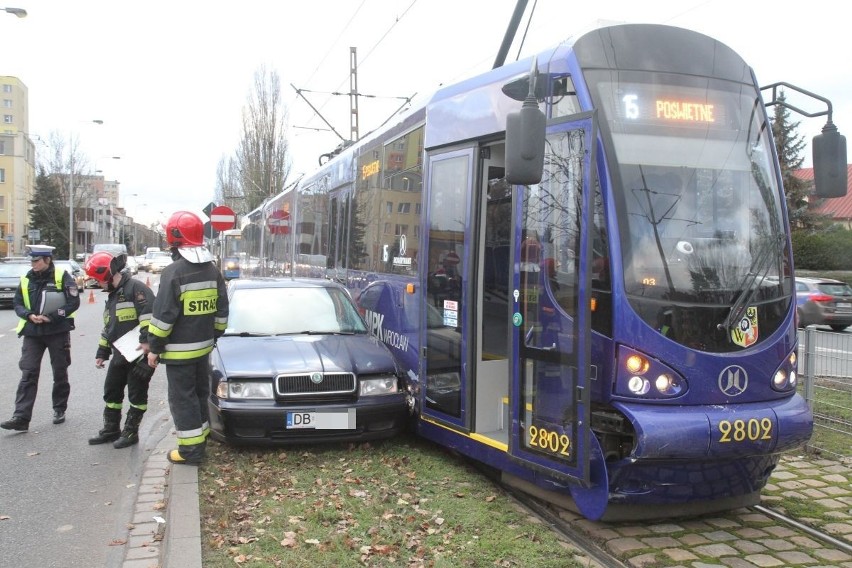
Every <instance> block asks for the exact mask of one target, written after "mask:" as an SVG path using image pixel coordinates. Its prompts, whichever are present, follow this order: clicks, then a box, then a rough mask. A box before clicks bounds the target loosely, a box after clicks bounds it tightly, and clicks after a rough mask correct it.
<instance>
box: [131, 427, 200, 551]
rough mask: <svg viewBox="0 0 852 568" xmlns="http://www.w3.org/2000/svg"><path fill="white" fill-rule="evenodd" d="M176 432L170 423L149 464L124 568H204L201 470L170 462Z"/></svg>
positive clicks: (143, 478) (134, 511) (147, 463)
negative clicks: (176, 465)
mask: <svg viewBox="0 0 852 568" xmlns="http://www.w3.org/2000/svg"><path fill="white" fill-rule="evenodd" d="M173 433H174V426H173V424H172V423H171V420H169V423H168V428H167V430H166V435H164V436H163V437H162V439H161V440H160V442H159V443H158V444H157V446H156V448H154V449H153V450H151V453H150V455H148V457H147V458H146V460H145V463H144V466H143V468H142V475H141V478H140V481H139V489H138V491H137V494H136V503H135V505H134V507H133V515H132V518H131V520H130V523H129V524H128V536H127V541H126V543H125V550H124V561H123V563H122V564H121V568H166V567H169V566H172V567H175V568H200V567H201V520H200V519H201V517H200V513H199V508H198V468H197V467H195V466H186V467H181V466H178V467H172V464H171V463H169V461H168V459H167V457H166V455H167V454H168V452H169V451H170V450H171V449H172V448H173V447H174V443H175V440H174V436H173Z"/></svg>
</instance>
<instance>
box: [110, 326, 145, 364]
mask: <svg viewBox="0 0 852 568" xmlns="http://www.w3.org/2000/svg"><path fill="white" fill-rule="evenodd" d="M137 347H139V326H138V325H137V326H136V327H134V328H133V329H131V330H130V331H128V332H127V333H125V334H124V335H122V336H121V337H119V338H118V339H116V340H115V341H113V342H112V348H113V349H117V350H118V352H119V353H121V356H122V357H124V358H125V359H127V360H128V361H129V362H131V363H132V362H133V361H135V360H137V359H138V358H139V357H141V356H142V350H141V349H138V350H137V349H136V348H137Z"/></svg>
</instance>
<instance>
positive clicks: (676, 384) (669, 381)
mask: <svg viewBox="0 0 852 568" xmlns="http://www.w3.org/2000/svg"><path fill="white" fill-rule="evenodd" d="M654 388H656V389H657V391H658V392H659V393H661V394H668V395H676V394H680V392H681V390H682V389H683V385H681V384H680V381H679V380H678V378H677V377H675V376H674V375H671V374H669V373H662V374H660V375H657V380H655V381H654Z"/></svg>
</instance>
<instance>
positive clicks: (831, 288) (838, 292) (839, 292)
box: [818, 282, 852, 296]
mask: <svg viewBox="0 0 852 568" xmlns="http://www.w3.org/2000/svg"><path fill="white" fill-rule="evenodd" d="M818 288H819V291H820V292H822V293H823V294H829V295H831V296H852V288H850V287H849V285H848V284H842V283H839V282H838V283H836V284H835V283H823V284H819V285H818Z"/></svg>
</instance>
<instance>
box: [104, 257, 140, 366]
mask: <svg viewBox="0 0 852 568" xmlns="http://www.w3.org/2000/svg"><path fill="white" fill-rule="evenodd" d="M120 274H121V280H120V281H119V283H118V286H116V287H115V289H114V290H112V291H110V292H109V296H107V300H106V305H105V306H104V329H103V331H101V339H100V341H99V342H98V351H97V354H96V355H95V358H96V359H103V360H107V359H109V356H110V354H111V353H112V342H113V341H116V340H117V339H118V338H120V337H122V336H123V335H124V334H126V333H128V332H130V331H132V330H133V328H135V327H136V326H137V325H138V326H139V343H148V324H149V323H150V322H151V310H153V308H154V292H152V291H151V289H150V288H148V286H146V285H145V284H144V283H142V282H140V281H139V280H136V279H135V278H133V277H132V276H131V275H130V272H129V271H128V270H126V269H125V270H122V271H121V273H120ZM139 354H140V355H141V354H142V352H141V351H140V352H139Z"/></svg>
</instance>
